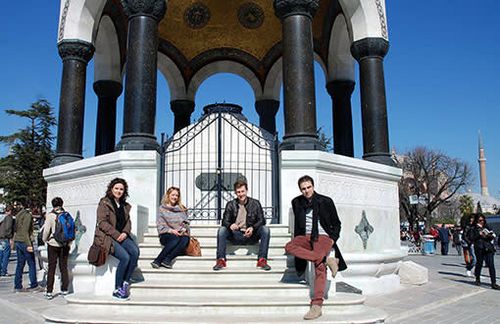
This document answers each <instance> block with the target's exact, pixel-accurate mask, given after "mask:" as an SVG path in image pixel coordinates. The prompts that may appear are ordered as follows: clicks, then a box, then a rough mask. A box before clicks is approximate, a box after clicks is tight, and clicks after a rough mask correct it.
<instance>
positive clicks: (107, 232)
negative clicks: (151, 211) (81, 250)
mask: <svg viewBox="0 0 500 324" xmlns="http://www.w3.org/2000/svg"><path fill="white" fill-rule="evenodd" d="M131 207H132V206H130V204H129V203H125V208H124V209H125V219H126V223H125V227H124V228H123V233H126V234H127V236H129V237H130V231H131V228H132V224H131V222H130V208H131ZM120 234H121V233H120V232H118V231H117V230H116V214H115V209H114V207H113V204H112V203H111V201H110V200H109V198H107V197H104V198H101V200H100V201H99V205H98V206H97V224H96V229H95V234H94V243H95V244H97V245H99V246H102V247H104V248H105V249H106V251H108V253H113V252H114V249H113V240H115V241H116V239H118V236H120Z"/></svg>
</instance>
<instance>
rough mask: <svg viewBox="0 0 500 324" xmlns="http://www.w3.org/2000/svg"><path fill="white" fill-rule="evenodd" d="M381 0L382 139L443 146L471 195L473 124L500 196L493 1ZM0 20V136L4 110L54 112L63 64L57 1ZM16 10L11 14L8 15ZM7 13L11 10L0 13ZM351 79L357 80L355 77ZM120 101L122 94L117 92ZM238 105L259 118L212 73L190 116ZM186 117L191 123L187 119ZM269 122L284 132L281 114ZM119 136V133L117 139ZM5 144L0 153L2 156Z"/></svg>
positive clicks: (163, 93) (88, 114) (326, 106)
mask: <svg viewBox="0 0 500 324" xmlns="http://www.w3.org/2000/svg"><path fill="white" fill-rule="evenodd" d="M386 2H387V20H388V26H389V37H390V50H389V53H388V55H387V57H386V59H385V62H384V64H385V78H386V93H387V106H388V118H389V136H390V145H391V147H395V148H396V150H397V151H406V150H408V149H411V148H413V147H415V146H418V145H424V146H427V147H430V148H433V149H438V150H442V151H444V152H445V153H447V154H448V155H450V156H452V157H456V158H459V159H462V160H465V161H466V162H468V163H470V165H471V166H472V167H473V171H474V175H475V178H476V181H475V183H474V185H473V186H472V187H471V188H470V189H471V190H472V191H474V192H479V184H478V182H479V180H478V179H479V176H478V163H477V151H478V150H477V141H478V140H477V133H478V130H481V133H482V136H483V139H484V145H485V149H486V158H487V174H488V185H489V191H490V194H491V195H494V196H496V197H500V146H499V145H498V144H497V142H496V141H497V139H499V138H500V127H498V123H499V121H500V96H499V93H500V81H499V80H498V76H500V60H499V59H498V57H499V55H500V42H499V39H500V37H499V34H500V20H499V19H498V12H500V1H498V0H483V1H481V2H479V3H478V4H475V5H472V4H471V2H470V1H466V0H455V1H453V4H452V5H451V4H450V2H449V1H442V0H436V1H432V5H431V4H430V2H428V1H400V0H397V1H394V0H389V1H386ZM3 12H4V15H3V17H2V19H1V20H0V43H1V44H2V50H1V51H0V64H1V71H2V73H0V89H1V94H2V95H1V96H0V120H1V123H0V125H1V127H0V134H1V135H6V134H10V133H12V132H14V131H16V130H17V129H18V128H20V127H24V124H22V122H21V120H19V119H18V118H14V117H9V116H7V115H6V114H5V113H4V112H3V111H4V110H5V109H8V108H14V109H24V108H27V107H29V106H30V104H31V103H33V102H34V101H36V100H37V99H39V98H45V99H47V100H48V101H49V102H50V103H51V104H52V105H53V106H54V107H55V108H56V111H57V108H58V105H59V91H60V80H61V72H62V63H61V59H60V58H59V55H58V53H57V47H56V41H57V24H58V15H59V1H54V0H51V1H34V0H32V1H8V2H6V3H5V4H4V10H3ZM14 12H15V13H16V14H13V13H14ZM5 13H10V14H5ZM87 81H88V82H87V94H86V110H85V130H84V152H83V154H84V156H86V157H87V156H92V155H93V154H94V142H95V135H94V133H95V130H94V129H95V115H96V106H97V102H96V98H95V94H94V93H93V90H92V82H93V65H92V64H90V66H89V69H88V78H87ZM356 81H357V80H356ZM324 83H325V78H324V75H323V73H322V71H321V70H320V69H319V68H318V67H317V69H316V87H317V90H316V96H317V98H316V100H317V112H318V118H317V119H318V126H321V127H323V129H324V130H325V131H326V133H327V134H331V128H332V126H331V125H332V120H331V101H330V98H329V96H328V94H327V92H326V90H325V88H324ZM158 88H159V90H158V100H157V125H156V129H157V135H158V137H159V134H160V133H162V132H165V133H167V134H171V132H172V126H173V114H172V113H171V112H170V108H169V101H170V98H169V93H168V90H167V87H166V81H165V80H164V79H163V78H162V77H160V78H159V82H158ZM122 97H123V95H122ZM222 101H226V102H233V103H237V104H240V105H242V106H243V112H244V114H245V115H246V116H247V117H248V118H249V120H250V121H251V122H254V123H256V124H258V119H257V114H256V113H255V111H254V108H253V107H254V103H253V101H254V98H253V94H252V91H251V88H250V86H249V85H248V84H247V83H246V82H245V81H244V80H243V79H241V78H239V77H237V76H235V75H227V74H218V75H215V76H212V77H211V78H209V79H208V80H206V81H205V82H204V83H203V84H202V85H201V87H200V89H199V91H198V94H197V97H196V104H197V108H196V111H195V113H194V114H193V117H194V119H197V118H198V117H199V116H200V115H201V107H203V106H204V105H206V104H210V103H214V102H222ZM352 104H353V123H354V135H355V138H354V141H355V155H356V156H357V157H360V156H361V155H362V138H361V136H362V135H361V118H360V104H359V89H356V90H355V92H354V94H353V100H352ZM122 110H123V101H122V98H121V99H120V100H119V101H118V117H117V118H118V124H117V133H118V135H119V134H121V128H122V122H123V121H122ZM194 119H193V120H194ZM277 126H278V130H279V132H280V134H282V133H283V131H282V130H283V114H282V112H280V113H278V121H277ZM118 138H119V136H118ZM5 154H6V149H5V147H2V148H0V155H2V156H3V155H5Z"/></svg>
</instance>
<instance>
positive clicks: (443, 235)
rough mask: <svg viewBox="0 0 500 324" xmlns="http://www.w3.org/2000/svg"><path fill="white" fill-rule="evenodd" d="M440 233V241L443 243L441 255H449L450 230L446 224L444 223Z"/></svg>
mask: <svg viewBox="0 0 500 324" xmlns="http://www.w3.org/2000/svg"><path fill="white" fill-rule="evenodd" d="M438 231H439V241H441V254H442V255H448V249H449V248H450V230H449V229H448V228H447V227H446V224H444V223H443V224H442V225H441V227H440V228H439V229H438Z"/></svg>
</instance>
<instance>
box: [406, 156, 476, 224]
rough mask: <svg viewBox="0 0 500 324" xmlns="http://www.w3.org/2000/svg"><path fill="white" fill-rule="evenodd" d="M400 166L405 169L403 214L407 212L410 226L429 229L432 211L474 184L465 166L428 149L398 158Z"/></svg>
mask: <svg viewBox="0 0 500 324" xmlns="http://www.w3.org/2000/svg"><path fill="white" fill-rule="evenodd" d="M398 163H399V166H400V167H401V168H402V169H403V177H402V178H401V181H400V184H399V196H400V203H401V210H402V211H405V212H406V216H407V219H408V221H409V223H410V226H414V224H415V223H417V222H418V221H423V222H424V223H425V224H426V225H427V224H428V223H430V222H432V213H433V211H434V210H436V208H438V207H439V206H440V205H441V204H443V203H448V202H449V201H450V200H451V198H453V197H454V196H455V195H456V194H457V193H458V192H460V191H461V190H462V189H464V188H465V187H466V186H467V185H469V184H470V183H471V182H472V180H473V177H472V172H471V168H470V166H469V165H468V164H467V163H466V162H464V161H461V160H459V159H455V158H452V157H449V156H447V155H446V154H444V153H442V152H440V151H435V150H431V149H428V148H425V147H417V148H415V149H413V150H412V151H410V152H408V153H406V155H404V156H401V157H399V158H398ZM410 220H411V221H410ZM412 228H413V227H412Z"/></svg>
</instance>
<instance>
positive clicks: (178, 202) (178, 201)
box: [161, 186, 187, 210]
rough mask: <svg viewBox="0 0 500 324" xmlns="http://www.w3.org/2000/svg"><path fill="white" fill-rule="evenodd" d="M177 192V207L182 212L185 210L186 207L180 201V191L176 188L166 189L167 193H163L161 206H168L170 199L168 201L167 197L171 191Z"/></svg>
mask: <svg viewBox="0 0 500 324" xmlns="http://www.w3.org/2000/svg"><path fill="white" fill-rule="evenodd" d="M174 190H175V191H177V193H178V194H179V199H177V205H179V207H180V208H181V209H182V210H187V208H186V206H184V205H183V204H182V200H181V189H179V188H178V187H173V186H172V187H170V188H168V189H167V192H165V194H164V195H163V198H162V199H161V204H162V205H167V204H170V199H169V196H170V194H171V193H172V191H174Z"/></svg>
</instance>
